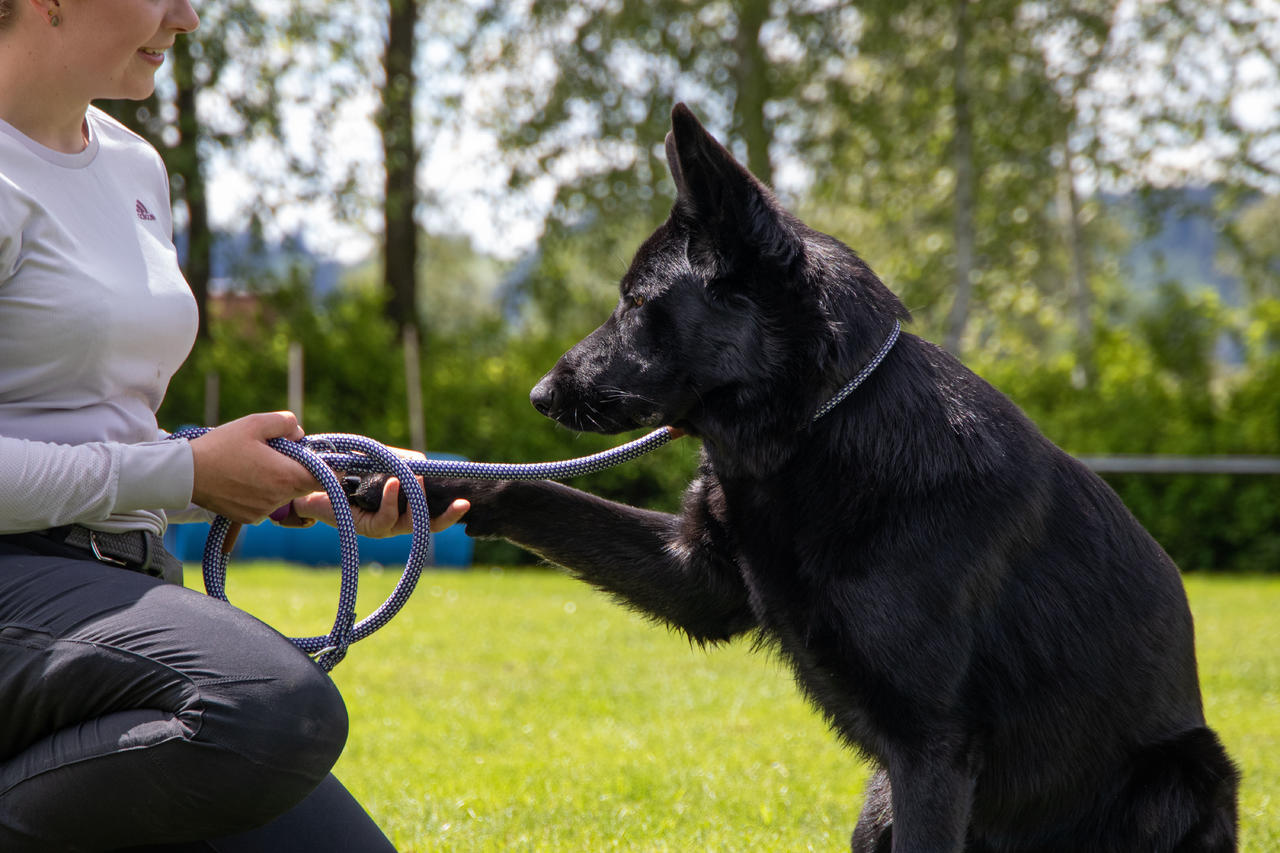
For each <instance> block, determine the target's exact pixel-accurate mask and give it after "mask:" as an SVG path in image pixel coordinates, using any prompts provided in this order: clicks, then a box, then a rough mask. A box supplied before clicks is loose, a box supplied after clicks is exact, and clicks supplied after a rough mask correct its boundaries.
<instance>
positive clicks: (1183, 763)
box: [1107, 726, 1239, 853]
mask: <svg viewBox="0 0 1280 853" xmlns="http://www.w3.org/2000/svg"><path fill="white" fill-rule="evenodd" d="M1238 782H1239V772H1238V771H1237V770H1236V767H1235V765H1234V764H1233V763H1232V762H1231V759H1230V758H1229V757H1228V756H1227V753H1226V750H1224V749H1223V748H1222V744H1221V743H1220V742H1219V741H1218V737H1217V735H1216V734H1214V733H1213V731H1212V730H1211V729H1209V728H1207V727H1203V726H1202V727H1198V728H1195V729H1191V730H1190V731H1187V732H1184V733H1183V734H1181V735H1179V736H1178V737H1176V738H1173V739H1171V740H1168V741H1164V742H1162V743H1158V744H1154V745H1152V746H1149V747H1147V748H1146V749H1144V750H1143V751H1142V752H1141V753H1140V754H1139V755H1138V756H1137V757H1136V767H1135V770H1134V773H1133V775H1132V777H1131V778H1130V780H1129V784H1128V785H1127V786H1126V788H1125V790H1124V792H1123V793H1122V795H1121V802H1120V803H1118V804H1116V805H1115V806H1113V807H1112V808H1111V809H1110V813H1111V816H1112V817H1111V821H1110V827H1109V828H1110V832H1109V833H1108V835H1109V838H1108V841H1109V844H1108V847H1107V849H1114V850H1138V849H1142V850H1161V851H1170V853H1233V851H1235V849H1236V831H1237V825H1236V786H1237V784H1238Z"/></svg>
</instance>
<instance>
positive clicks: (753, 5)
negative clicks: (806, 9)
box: [733, 0, 773, 186]
mask: <svg viewBox="0 0 1280 853" xmlns="http://www.w3.org/2000/svg"><path fill="white" fill-rule="evenodd" d="M768 16H769V2H768V0H744V2H743V3H741V4H739V6H738V32H737V35H736V36H735V37H734V46H735V48H736V52H737V55H738V61H737V65H736V66H735V68H734V73H733V79H734V82H735V83H736V85H737V90H738V92H737V98H736V99H735V100H734V102H733V123H734V129H735V130H736V131H737V132H738V133H739V134H741V136H742V140H743V141H744V142H745V143H746V144H747V168H748V169H750V170H751V172H752V174H754V175H755V176H756V177H757V178H759V179H760V180H761V181H763V182H764V183H765V184H766V185H768V186H772V185H773V165H772V163H771V162H770V161H769V132H768V129H767V128H766V127H765V117H764V102H765V95H766V93H767V91H768V81H767V79H766V76H765V75H766V71H767V70H768V62H767V60H766V58H765V55H764V48H762V47H761V46H760V28H761V27H762V26H764V22H765V20H767V18H768Z"/></svg>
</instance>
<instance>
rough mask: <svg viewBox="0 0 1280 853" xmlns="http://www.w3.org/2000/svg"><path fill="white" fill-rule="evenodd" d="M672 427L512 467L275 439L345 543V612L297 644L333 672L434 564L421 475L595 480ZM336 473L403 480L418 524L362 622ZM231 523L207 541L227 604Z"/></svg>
mask: <svg viewBox="0 0 1280 853" xmlns="http://www.w3.org/2000/svg"><path fill="white" fill-rule="evenodd" d="M208 431H209V429H208V428H206V427H192V428H189V429H184V430H179V431H178V432H175V433H173V434H172V435H171V436H170V438H185V439H193V438H199V437H200V436H202V435H204V434H205V433H206V432H208ZM681 434H682V433H680V431H679V430H676V429H674V428H672V427H662V428H661V429H656V430H654V431H653V432H651V433H649V434H648V435H646V436H643V437H641V438H638V439H636V440H635V441H631V442H628V443H626V444H623V445H619V446H618V447H614V448H611V449H609V450H605V451H602V452H600V453H596V454H593V455H591V456H582V457H579V458H577V459H565V460H562V461H559V462H531V463H521V464H506V463H500V462H464V461H457V460H448V459H414V460H407V459H404V458H403V457H401V456H398V455H397V454H395V453H394V452H392V451H391V450H389V449H388V448H387V447H386V446H385V445H382V444H379V443H378V442H376V441H374V440H373V439H370V438H365V437H364V436H359V435H347V434H345V433H325V434H319V435H312V436H307V437H306V438H303V439H302V440H301V441H290V440H288V439H284V438H273V439H270V440H268V441H267V444H269V445H270V446H271V447H273V448H275V449H276V450H278V451H280V452H281V453H283V454H284V455H286V456H288V457H289V458H290V459H293V460H295V461H296V462H298V463H299V464H301V465H302V467H304V468H306V469H307V470H308V471H310V472H311V475H312V476H314V477H315V478H316V480H317V481H318V482H319V483H320V485H321V486H322V487H323V489H324V491H325V492H326V493H327V494H328V495H329V502H330V503H331V504H332V505H333V514H334V519H335V526H336V527H337V529H338V544H339V546H340V548H341V564H342V582H341V585H340V587H339V590H338V613H337V616H336V617H335V619H334V622H333V627H332V628H331V629H330V630H329V633H328V634H326V635H323V636H316V637H290V638H289V640H290V641H291V642H292V643H293V644H294V645H295V646H297V647H298V648H299V649H301V650H302V651H304V652H306V653H307V654H309V655H311V656H312V657H314V658H315V660H316V663H318V664H320V666H321V667H323V668H324V669H325V671H326V672H327V671H330V670H332V669H333V668H334V667H335V666H337V665H338V663H339V662H340V661H341V660H342V659H343V658H344V657H346V654H347V647H348V646H350V645H351V644H352V643H354V642H356V641H357V640H363V639H365V638H366V637H368V636H369V635H370V634H372V633H373V632H374V631H376V630H378V629H379V628H381V627H382V626H383V625H385V624H387V622H389V621H390V620H391V617H393V616H395V615H396V613H398V612H399V611H400V608H401V607H403V606H404V604H405V602H406V601H408V600H409V596H410V595H411V594H412V593H413V589H414V587H415V586H416V585H417V583H418V578H419V577H421V575H422V569H423V567H424V566H425V565H426V562H427V558H428V555H429V553H430V545H431V527H430V513H429V511H428V509H427V497H426V494H425V493H424V492H423V489H422V484H421V483H419V482H418V477H419V476H423V477H460V478H464V479H471V480H566V479H569V478H570V477H577V476H580V475H582V474H591V473H594V472H596V471H603V470H605V469H606V468H612V467H613V466H615V465H620V464H622V463H623V462H628V461H630V460H632V459H635V458H637V457H640V456H643V455H644V454H646V453H648V452H649V451H651V450H656V449H657V448H659V447H661V446H662V445H664V444H666V443H667V442H668V441H670V440H671V439H673V438H676V437H678V436H679V435H681ZM336 471H342V472H344V473H346V474H370V473H387V474H390V475H392V476H394V477H396V478H397V479H399V480H400V494H401V495H403V496H404V498H405V500H406V501H407V503H408V508H409V513H410V519H411V520H412V522H413V540H412V542H411V544H410V546H409V556H408V558H407V559H406V560H405V566H404V571H403V572H402V573H401V575H400V580H399V581H398V582H397V583H396V586H395V589H393V590H392V591H391V594H390V595H389V596H388V597H387V600H386V601H384V602H383V603H382V605H381V606H379V607H378V609H377V610H375V611H374V612H373V613H372V614H370V615H369V616H367V617H365V618H364V619H362V620H360V621H359V622H356V609H355V605H356V593H357V590H358V587H359V582H360V546H359V541H358V537H357V534H356V525H355V520H354V519H353V518H352V515H351V506H350V504H349V503H348V502H347V494H346V492H345V491H344V490H343V488H342V483H341V481H340V480H339V479H338V476H337V474H336V473H335V472H336ZM230 528H231V521H230V520H229V519H227V518H225V517H223V516H218V517H217V518H215V519H214V521H213V524H212V526H211V527H210V529H209V538H208V539H207V540H205V546H204V558H203V565H202V568H203V573H204V587H205V591H206V592H207V593H208V594H209V595H210V596H212V597H213V598H217V599H221V600H222V601H227V602H228V603H230V600H229V599H228V598H227V562H228V561H229V559H230V554H229V553H228V552H229V551H230V550H231V549H230V547H226V545H225V543H226V538H227V532H228V530H229V529H230Z"/></svg>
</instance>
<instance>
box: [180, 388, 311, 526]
mask: <svg viewBox="0 0 1280 853" xmlns="http://www.w3.org/2000/svg"><path fill="white" fill-rule="evenodd" d="M302 436H303V432H302V427H301V426H299V425H298V419H297V417H295V416H294V414H293V413H292V412H263V413H260V414H256V415H247V416H245V417H243V418H240V419H239V420H235V421H231V422H230V423H227V424H223V425H222V426H220V427H217V428H216V429H212V430H210V431H209V432H207V433H205V434H204V435H202V436H200V437H199V438H194V439H191V454H192V456H193V457H194V459H195V484H194V487H193V488H192V491H191V501H192V503H194V504H196V505H198V506H202V507H204V508H205V509H209V510H212V511H213V512H215V513H217V514H218V515H224V516H226V517H227V518H229V519H231V520H232V521H236V522H240V523H243V524H256V523H257V522H259V521H262V519H264V518H266V517H267V515H268V514H269V513H270V512H271V511H272V510H274V509H276V508H277V507H279V506H281V505H282V504H287V503H288V502H289V501H290V500H291V499H293V498H295V497H297V496H299V495H305V494H307V493H308V492H310V491H311V490H313V489H314V488H315V487H316V479H315V477H313V476H311V472H310V471H308V470H307V469H306V468H303V467H302V466H301V465H300V464H298V463H297V462H295V461H293V460H292V459H290V458H289V457H288V456H285V455H284V454H283V453H281V452H279V451H278V450H276V449H274V448H273V447H271V446H270V445H269V444H267V439H271V438H287V439H290V440H293V441H298V440H299V439H301V438H302Z"/></svg>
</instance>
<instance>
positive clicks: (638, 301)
mask: <svg viewBox="0 0 1280 853" xmlns="http://www.w3.org/2000/svg"><path fill="white" fill-rule="evenodd" d="M631 304H632V305H634V306H635V307H637V308H639V307H640V306H641V305H643V304H644V297H643V296H639V295H637V296H633V297H631Z"/></svg>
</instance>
